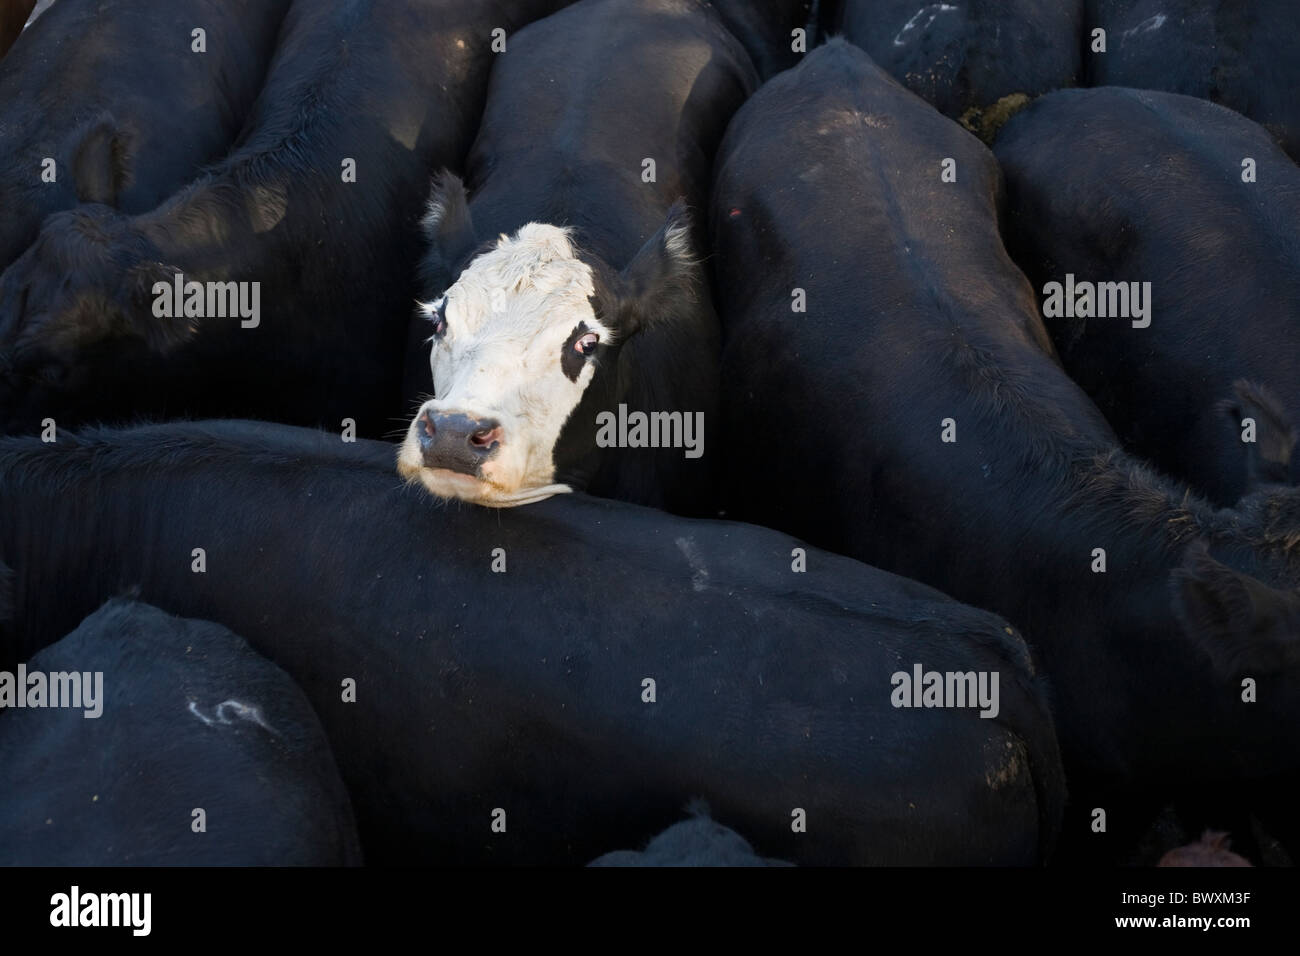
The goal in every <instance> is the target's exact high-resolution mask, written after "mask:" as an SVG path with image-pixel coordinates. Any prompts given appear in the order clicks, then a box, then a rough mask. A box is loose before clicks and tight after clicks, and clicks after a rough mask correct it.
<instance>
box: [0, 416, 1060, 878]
mask: <svg viewBox="0 0 1300 956" xmlns="http://www.w3.org/2000/svg"><path fill="white" fill-rule="evenodd" d="M803 547H804V546H802V545H801V544H799V542H797V541H795V540H794V539H791V538H788V537H786V536H785V535H782V534H779V533H777V532H774V531H769V530H767V529H763V528H755V527H749V526H746V525H740V524H732V523H723V522H715V521H693V520H689V519H683V518H676V517H672V516H669V515H665V514H664V513H662V512H659V511H654V510H652V509H647V508H639V507H637V506H634V505H630V504H626V503H623V502H617V501H610V500H606V499H600V498H591V497H587V496H585V495H560V496H557V497H555V498H553V499H551V500H549V501H546V502H542V503H540V504H537V505H534V506H531V507H528V508H517V509H510V510H506V511H492V510H489V509H485V508H472V507H465V506H463V505H453V506H443V507H435V506H434V502H433V501H432V500H431V499H430V498H429V496H428V495H427V494H426V493H425V492H424V491H423V490H422V489H420V488H415V487H408V486H405V485H402V484H401V483H400V482H398V481H397V480H396V478H395V476H394V475H393V473H392V448H391V446H390V445H386V444H381V443H371V442H358V443H356V444H348V443H344V442H342V441H340V440H339V437H338V436H337V435H331V434H328V433H321V432H313V431H305V430H300V429H293V428H290V427H287V426H278V425H268V424H264V423H246V422H245V423H173V424H167V425H154V426H148V427H144V428H139V429H135V430H129V431H118V432H113V431H97V432H87V433H83V434H80V435H77V436H73V435H71V434H68V433H64V434H62V435H61V437H60V438H59V440H58V441H57V442H55V443H51V444H45V443H42V442H41V441H40V440H39V439H36V438H9V439H4V440H2V441H0V554H3V555H21V556H22V561H21V563H16V564H15V571H16V579H15V581H14V582H13V583H12V587H13V590H14V593H13V595H12V599H13V600H12V603H13V606H14V611H15V619H16V624H17V628H18V629H17V631H16V632H15V633H16V635H18V637H11V638H9V639H8V642H7V643H5V644H0V650H2V651H3V652H4V653H3V654H0V658H5V659H8V658H26V657H28V656H29V655H30V654H31V652H32V651H33V650H35V649H36V648H37V647H39V646H40V645H41V644H42V643H46V642H48V641H51V640H54V639H55V638H57V637H58V636H59V634H61V633H63V632H64V631H66V629H67V627H68V622H69V621H73V620H75V619H76V616H77V615H80V614H83V613H85V609H86V608H89V607H93V606H94V605H95V603H96V602H98V601H100V600H102V599H103V598H104V597H105V596H107V595H111V594H114V593H120V591H121V589H122V588H123V587H128V586H138V588H139V592H140V595H141V598H142V599H144V600H148V601H150V602H151V603H154V604H157V605H158V606H160V607H163V608H165V609H167V610H168V611H170V612H172V613H178V614H184V615H191V616H196V617H202V618H205V619H211V620H216V621H220V622H221V623H222V624H225V625H226V626H228V627H230V628H231V629H232V630H234V631H236V632H237V633H240V634H243V635H245V636H246V637H247V638H248V640H249V642H250V643H251V644H252V645H253V647H254V648H256V649H257V650H258V651H259V652H260V653H262V654H265V655H267V656H268V657H270V658H271V659H272V660H274V661H275V662H276V663H277V664H278V665H279V666H280V667H282V668H284V669H285V670H286V671H287V672H288V673H289V674H290V675H291V676H292V677H293V678H294V680H295V681H296V682H297V683H298V685H299V686H301V687H302V689H303V690H304V691H305V692H306V694H307V696H308V698H309V699H310V700H311V701H312V704H313V706H314V707H315V709H316V712H317V713H318V714H319V715H320V717H321V721H322V722H323V723H324V725H325V727H326V730H327V732H328V734H329V738H330V741H331V743H332V744H333V749H334V754H335V756H336V758H337V759H338V762H339V767H340V769H341V770H342V772H343V777H344V780H345V781H346V783H347V784H348V789H349V792H350V793H351V795H352V800H353V805H354V807H355V808H356V811H357V818H358V823H359V825H360V828H361V834H362V843H363V845H364V846H365V848H366V855H367V859H369V860H371V861H372V862H373V861H388V862H392V861H406V862H412V861H426V862H428V861H433V862H440V863H456V862H462V863H463V862H478V863H483V862H502V863H505V862H524V861H528V862H551V863H559V862H570V863H583V862H586V861H588V860H591V859H593V858H594V857H595V856H597V855H598V854H599V853H602V852H604V851H606V850H608V849H609V848H611V847H618V846H635V845H637V844H638V843H639V842H640V841H642V840H645V839H647V838H648V837H650V836H651V835H652V834H654V833H656V832H658V831H659V830H661V829H663V828H664V827H666V826H668V825H669V824H671V823H672V822H674V821H675V820H677V819H679V818H680V812H679V808H680V807H681V806H682V805H683V804H684V803H685V802H686V801H687V800H688V799H689V798H692V797H696V796H698V797H702V798H703V799H705V800H707V801H708V803H709V804H710V805H711V806H712V808H713V810H714V811H715V814H716V818H717V819H718V820H719V821H720V822H722V823H724V824H726V825H728V826H733V827H735V828H737V829H739V830H740V831H741V832H743V833H745V834H746V835H747V836H748V837H749V839H751V840H753V842H754V845H755V846H756V847H758V848H759V849H760V850H761V851H762V852H763V853H764V855H771V856H776V857H779V858H783V859H789V860H793V861H796V862H802V863H841V864H842V863H855V862H856V863H911V864H923V863H1017V864H1025V863H1032V862H1034V861H1036V860H1038V859H1040V858H1041V857H1042V856H1043V855H1044V854H1045V853H1046V852H1047V849H1048V848H1049V847H1050V844H1051V839H1052V834H1053V833H1054V832H1055V828H1056V826H1057V821H1058V815H1059V810H1060V804H1061V801H1062V798H1063V789H1062V777H1061V771H1060V764H1059V760H1058V757H1057V753H1056V745H1055V738H1054V736H1053V732H1052V723H1051V717H1050V715H1049V713H1048V709H1047V705H1046V702H1045V696H1044V691H1043V687H1042V686H1041V683H1040V679H1039V678H1038V677H1036V676H1035V672H1034V669H1033V666H1032V664H1031V662H1030V658H1029V656H1028V652H1027V650H1026V648H1025V645H1024V643H1023V642H1022V641H1021V639H1020V637H1019V635H1018V634H1015V633H1013V631H1012V630H1011V628H1009V627H1007V626H1006V625H1005V624H1004V623H1003V622H1002V621H1001V620H999V619H998V618H996V617H994V616H993V615H990V614H986V613H984V612H981V611H977V610H975V609H973V608H969V607H966V606H963V605H960V604H957V603H955V602H953V601H951V600H949V599H948V598H946V597H944V596H943V595H941V594H939V593H938V592H937V591H934V590H932V589H931V588H928V587H926V586H924V585H921V584H917V583H915V582H912V581H907V580H904V579H902V578H898V577H895V576H893V575H890V574H886V573H884V572H882V571H877V570H875V569H874V568H869V567H866V566H864V565H861V564H858V563H857V562H855V561H852V560H850V559H848V558H844V557H839V556H835V555H831V554H826V553H823V552H820V551H817V550H816V549H805V550H796V549H803ZM195 549H202V550H201V551H199V552H197V553H196V551H195ZM498 549H499V550H498ZM200 560H202V561H203V565H202V568H203V570H202V572H201V573H199V572H196V571H195V570H194V569H195V567H196V564H195V562H197V561H200ZM11 563H13V562H11ZM801 567H806V571H802V572H801V571H799V570H798V569H799V568H801ZM918 667H919V668H921V669H922V682H921V684H915V685H912V686H910V687H909V684H911V677H912V676H913V675H914V674H915V672H916V670H917V669H918ZM931 673H936V674H941V675H944V676H943V678H942V679H943V682H944V688H943V693H944V694H945V695H947V694H950V693H951V692H952V691H953V690H954V689H955V691H956V692H957V693H958V694H960V695H961V696H963V697H965V698H966V700H965V702H966V703H967V704H968V706H966V707H954V708H944V707H936V706H915V705H916V704H918V703H919V704H922V705H924V704H926V702H927V701H929V702H930V703H931V704H933V703H937V702H939V701H940V699H941V696H934V697H931V696H929V695H930V692H931V688H932V687H933V685H934V681H933V679H932V678H930V677H929V676H926V675H929V674H931ZM949 673H951V674H954V675H963V674H970V675H971V676H970V679H965V678H963V679H962V680H964V681H965V683H964V684H960V683H957V682H954V684H953V687H950V686H949V680H950V679H949V678H948V677H947V676H946V675H947V674H949ZM995 673H996V674H997V675H999V676H998V677H997V678H996V680H997V684H996V686H997V687H998V688H999V690H998V694H997V696H998V698H999V701H998V703H997V704H995V705H994V707H995V709H996V715H994V714H993V708H983V709H981V708H977V707H974V706H969V705H970V704H973V703H974V700H973V698H974V697H975V695H976V688H974V687H972V686H971V684H970V680H978V681H983V683H982V684H980V687H981V688H984V689H985V690H986V691H987V692H986V693H984V694H983V695H982V697H983V699H986V700H987V699H991V698H992V696H993V695H992V693H991V689H992V688H993V687H994V686H995V685H994V684H993V681H994V678H993V676H992V675H993V674H995ZM980 675H983V676H982V677H981V676H980ZM922 684H923V685H924V688H925V689H924V696H923V693H922V691H923V688H922ZM963 687H964V688H965V689H964V690H963ZM909 691H911V693H910V695H909ZM942 699H943V700H944V701H945V702H947V703H958V704H959V703H961V702H962V701H961V700H960V699H958V698H955V697H952V696H944V697H942ZM895 702H897V704H898V705H899V706H894V704H895ZM909 703H910V704H913V705H914V706H903V705H906V704H909ZM981 713H987V714H988V715H989V716H987V717H981V716H980V714H981ZM800 811H802V812H800Z"/></svg>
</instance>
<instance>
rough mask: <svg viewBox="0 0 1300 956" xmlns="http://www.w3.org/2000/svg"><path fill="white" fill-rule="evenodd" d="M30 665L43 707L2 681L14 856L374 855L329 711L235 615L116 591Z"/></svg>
mask: <svg viewBox="0 0 1300 956" xmlns="http://www.w3.org/2000/svg"><path fill="white" fill-rule="evenodd" d="M5 676H9V677H13V678H14V679H15V681H17V677H18V675H17V674H13V673H11V674H9V675H0V681H3V680H4V678H5ZM24 677H25V680H24V681H21V682H17V686H16V687H14V688H11V690H13V692H14V693H16V694H19V695H23V699H24V701H25V702H26V703H28V704H29V703H30V702H31V701H33V700H36V699H37V698H35V697H34V696H33V695H34V694H35V693H36V689H37V688H42V690H41V694H42V696H41V697H40V698H39V699H40V700H41V701H42V702H43V707H42V708H41V709H32V707H31V706H24V707H22V708H15V707H14V701H13V700H9V701H6V700H5V697H4V693H3V689H2V688H0V706H4V705H5V704H6V703H7V704H8V706H7V707H5V709H4V710H0V766H3V767H4V773H5V785H4V787H3V788H0V862H3V863H5V864H6V865H19V866H116V865H129V866H164V865H184V866H204V865H211V866H258V865H265V866H290V865H315V866H325V865H334V864H344V865H355V864H358V863H360V862H361V851H360V847H359V844H358V843H357V835H356V827H355V824H354V822H353V819H352V809H351V805H350V803H349V801H348V795H347V791H345V790H344V789H343V783H342V781H341V780H340V779H339V775H338V769H337V768H336V767H335V765H334V758H333V757H332V756H331V755H330V749H329V743H328V741H326V739H325V733H324V731H323V730H322V729H321V725H320V721H319V720H317V719H316V715H315V714H314V713H313V712H312V709H311V706H310V705H309V704H308V703H307V699H306V698H305V697H304V696H303V693H302V691H300V690H299V689H298V688H297V687H296V686H295V685H294V683H293V681H292V680H290V679H289V677H288V675H286V674H285V673H284V671H282V670H280V668H278V667H276V666H275V665H274V664H272V663H270V662H269V661H267V660H266V659H265V658H263V657H260V656H259V655H257V654H255V653H253V651H252V650H250V649H249V647H248V645H247V644H246V643H245V642H244V640H243V639H242V638H240V637H238V636H236V635H234V634H232V633H230V631H228V630H226V629H225V628H224V627H221V626H220V625H218V624H213V623H211V622H209V621H190V620H183V619H181V618H175V617H171V616H170V615H167V614H164V613H163V612H162V611H160V610H158V609H157V608H154V607H150V606H149V605H147V604H140V603H137V602H134V601H127V600H114V601H110V602H109V603H107V604H105V605H104V606H103V607H102V608H100V609H99V610H98V611H96V612H95V613H94V614H92V615H90V616H89V617H87V618H86V619H85V620H84V621H82V622H81V624H80V625H79V626H78V627H77V629H76V630H74V631H73V632H72V633H71V634H69V635H68V636H67V637H65V638H63V639H62V640H59V641H57V642H56V643H54V644H52V645H50V646H49V647H46V648H45V649H43V650H41V651H40V652H38V653H37V654H36V655H35V656H34V657H32V659H31V660H29V661H27V662H26V664H25V673H24ZM56 687H57V688H58V691H57V692H56ZM56 697H57V700H56ZM56 703H57V704H60V705H64V706H59V707H58V708H57V709H51V708H52V707H53V705H54V704H56ZM67 705H73V706H67ZM198 810H201V811H202V813H201V814H199V813H196V811H198Z"/></svg>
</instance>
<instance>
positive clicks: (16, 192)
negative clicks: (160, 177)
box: [0, 112, 139, 268]
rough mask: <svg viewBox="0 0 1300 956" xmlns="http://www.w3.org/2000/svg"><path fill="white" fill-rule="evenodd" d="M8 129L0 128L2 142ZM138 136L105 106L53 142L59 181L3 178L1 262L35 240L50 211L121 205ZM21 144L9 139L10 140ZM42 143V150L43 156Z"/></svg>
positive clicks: (1, 264)
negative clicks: (105, 108) (79, 206)
mask: <svg viewBox="0 0 1300 956" xmlns="http://www.w3.org/2000/svg"><path fill="white" fill-rule="evenodd" d="M6 132H7V131H4V130H0V142H3V141H4V140H5V139H6V136H5V134H6ZM138 143H139V137H138V136H137V135H136V134H135V132H134V130H133V129H132V128H131V127H130V126H129V125H127V124H124V123H120V122H119V121H118V120H116V119H115V118H114V117H113V116H112V114H110V113H108V112H100V113H99V114H97V115H95V116H92V117H91V118H90V119H88V120H87V121H86V122H84V123H81V124H79V125H77V126H76V127H75V128H73V129H72V131H71V132H70V133H68V135H67V136H65V137H64V138H63V140H62V141H61V142H58V143H51V144H49V146H50V147H51V148H50V149H49V152H50V153H51V157H50V158H51V159H57V165H56V166H55V167H54V168H55V169H57V171H58V178H57V180H56V181H54V182H45V181H44V180H43V179H38V178H37V177H34V176H32V177H29V176H6V177H4V179H3V181H0V209H3V210H4V211H5V214H4V215H3V216H0V268H3V267H4V266H5V265H7V264H9V263H10V262H13V261H14V260H15V259H17V258H18V256H19V255H21V253H22V251H23V250H24V249H26V248H27V247H28V246H29V245H31V243H32V241H33V240H34V238H35V237H36V233H37V231H38V230H39V229H40V225H41V223H42V222H43V221H44V220H45V218H46V216H48V215H50V214H52V213H55V212H58V211H60V210H63V209H68V208H71V207H73V206H74V205H76V204H77V203H101V204H104V205H107V206H114V207H115V206H117V204H118V201H119V199H120V198H121V195H122V194H123V193H124V192H125V191H126V190H127V189H128V187H130V185H131V183H132V181H133V180H134V177H135V171H134V168H135V157H136V153H137V151H138ZM11 144H12V146H13V148H15V149H17V148H19V147H20V145H21V144H19V143H17V142H14V141H13V140H10V141H9V142H7V143H6V144H5V145H6V147H9V146H10V145H11ZM45 152H46V150H45V149H44V148H42V150H41V151H39V152H38V153H37V155H40V156H43V155H44V153H45Z"/></svg>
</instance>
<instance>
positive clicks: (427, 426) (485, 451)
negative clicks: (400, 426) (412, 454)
mask: <svg viewBox="0 0 1300 956" xmlns="http://www.w3.org/2000/svg"><path fill="white" fill-rule="evenodd" d="M416 426H417V427H416V436H417V437H418V438H419V441H420V453H421V456H422V457H423V460H424V464H425V467H427V468H446V469H449V470H451V471H458V472H460V473H462V474H465V475H477V474H478V472H479V469H480V468H481V467H482V465H483V462H484V461H486V460H487V459H488V458H490V457H491V456H492V455H493V454H494V453H495V452H496V450H497V449H498V448H500V447H501V445H502V444H503V443H504V441H505V436H504V433H503V431H502V429H501V423H500V422H498V421H496V420H495V419H492V418H471V417H470V416H469V415H462V414H460V413H457V412H451V413H438V412H431V411H430V410H429V409H427V408H426V409H425V410H424V411H422V412H420V417H419V418H418V419H416Z"/></svg>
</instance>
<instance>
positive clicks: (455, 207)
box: [420, 169, 478, 296]
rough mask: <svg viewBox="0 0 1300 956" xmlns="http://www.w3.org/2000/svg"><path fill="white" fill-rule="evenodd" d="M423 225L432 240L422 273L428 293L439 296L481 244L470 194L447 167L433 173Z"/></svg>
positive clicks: (422, 265) (426, 235) (427, 235)
mask: <svg viewBox="0 0 1300 956" xmlns="http://www.w3.org/2000/svg"><path fill="white" fill-rule="evenodd" d="M420 226H421V229H422V230H423V231H424V238H425V240H426V241H427V242H428V244H429V249H428V252H426V253H425V256H424V260H423V261H422V263H421V267H420V272H421V277H422V278H423V279H424V282H425V285H424V289H425V291H426V293H427V294H428V295H430V296H437V295H440V294H441V293H442V292H443V291H444V290H446V288H447V287H448V286H450V285H451V284H452V283H453V282H455V281H456V277H457V276H458V275H460V273H461V270H462V269H464V268H465V264H466V263H467V262H468V261H469V258H470V256H471V255H473V253H474V250H475V249H477V248H478V238H477V237H476V236H475V235H474V223H473V220H472V219H471V218H470V214H469V197H468V195H466V193H465V184H464V183H463V182H462V181H461V179H460V177H459V176H456V175H454V174H453V173H450V172H448V171H447V170H445V169H444V170H443V171H442V172H441V173H439V174H438V175H436V176H434V178H433V188H432V189H431V190H430V191H429V202H428V205H427V207H426V210H425V213H424V218H423V219H421V220H420Z"/></svg>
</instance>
